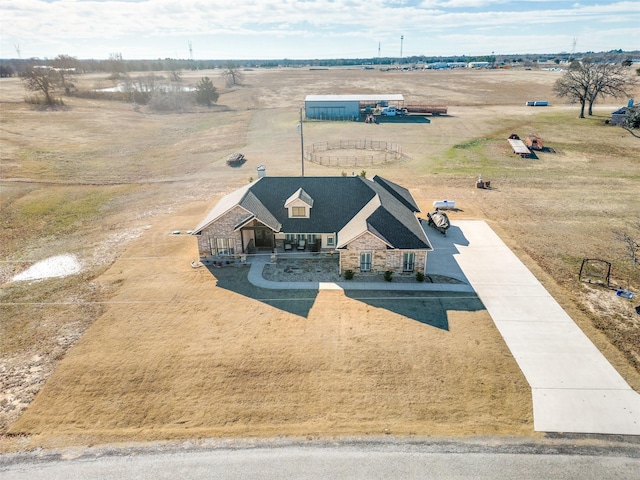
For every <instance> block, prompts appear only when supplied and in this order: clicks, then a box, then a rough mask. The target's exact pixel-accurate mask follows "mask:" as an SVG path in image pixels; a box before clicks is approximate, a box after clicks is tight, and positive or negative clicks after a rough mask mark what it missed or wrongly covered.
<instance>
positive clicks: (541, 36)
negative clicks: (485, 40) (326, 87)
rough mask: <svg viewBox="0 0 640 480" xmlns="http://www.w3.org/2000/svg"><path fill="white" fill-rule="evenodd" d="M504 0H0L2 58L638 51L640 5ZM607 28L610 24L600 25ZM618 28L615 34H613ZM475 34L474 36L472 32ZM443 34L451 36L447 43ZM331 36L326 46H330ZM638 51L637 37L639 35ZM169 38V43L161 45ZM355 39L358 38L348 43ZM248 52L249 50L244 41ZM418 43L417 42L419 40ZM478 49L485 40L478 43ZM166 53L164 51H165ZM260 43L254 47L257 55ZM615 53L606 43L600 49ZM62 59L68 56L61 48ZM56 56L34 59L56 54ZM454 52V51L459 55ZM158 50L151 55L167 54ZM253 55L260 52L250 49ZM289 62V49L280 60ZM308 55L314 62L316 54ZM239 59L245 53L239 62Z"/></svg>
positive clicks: (257, 47) (629, 2)
mask: <svg viewBox="0 0 640 480" xmlns="http://www.w3.org/2000/svg"><path fill="white" fill-rule="evenodd" d="M533 3H534V2H532V1H531V0H530V1H529V2H524V3H523V2H514V1H507V0H422V1H416V0H413V1H411V0H393V1H389V0H386V1H385V0H335V1H330V0H310V1H294V0H278V1H274V0H265V1H257V0H253V1H249V0H236V1H232V2H229V0H206V1H204V0H183V1H180V2H178V1H175V0H139V1H135V0H131V1H125V0H105V1H99V0H53V1H44V0H0V12H1V14H2V18H3V21H2V50H1V53H2V55H3V56H10V55H7V52H8V51H11V50H12V48H13V47H12V45H13V44H15V43H16V42H20V43H21V44H25V46H27V45H32V46H34V47H35V48H34V49H46V47H47V45H48V46H49V48H53V47H60V48H62V47H64V46H70V47H72V48H73V52H72V51H69V53H70V54H73V55H75V56H80V57H84V56H93V55H95V53H87V54H84V53H82V52H83V51H88V49H89V48H90V47H91V46H98V45H100V48H101V50H103V51H104V49H105V48H108V45H109V44H111V45H114V48H113V49H111V50H115V51H119V50H122V48H118V47H119V46H120V45H122V44H123V43H121V42H129V43H127V44H126V46H127V47H129V48H131V49H133V48H135V45H131V43H132V42H134V43H135V42H139V43H140V44H141V45H140V49H142V48H143V47H144V48H145V52H147V51H149V50H148V49H150V48H153V46H152V45H142V44H144V43H145V42H149V41H151V40H149V39H155V41H156V42H157V43H158V46H159V47H160V45H162V44H163V42H164V43H167V42H169V41H170V39H171V38H174V39H175V40H176V41H178V40H180V41H182V42H183V43H185V42H184V39H185V38H203V39H204V38H207V37H209V38H211V39H212V40H213V39H215V41H216V42H218V43H220V42H222V43H223V45H217V48H218V49H219V50H225V48H226V50H227V51H233V52H234V55H236V56H237V55H238V53H235V52H236V47H237V46H238V45H239V43H242V42H238V39H239V38H241V37H242V38H249V39H250V38H254V39H255V38H261V39H264V38H265V37H266V36H269V35H273V36H277V37H278V38H298V37H305V38H315V39H317V40H318V45H317V46H316V47H315V48H316V49H317V51H318V52H319V51H321V49H322V42H323V41H324V40H328V39H330V38H336V37H340V36H342V38H344V39H349V38H350V39H353V38H360V39H362V42H365V41H367V42H373V41H376V40H377V41H385V42H391V41H394V39H396V37H399V35H400V34H404V35H405V36H406V38H407V45H408V46H409V45H410V44H411V41H410V39H411V38H414V39H418V38H421V39H431V40H437V39H436V38H434V36H441V37H442V36H444V35H447V37H451V36H452V35H456V36H460V37H461V38H465V37H466V38H467V39H469V41H473V40H471V39H473V38H477V37H476V36H477V34H478V33H479V32H484V31H486V30H487V29H495V32H494V33H493V34H492V35H491V36H492V38H502V41H503V43H508V44H510V45H513V47H514V48H517V47H518V46H519V45H523V46H524V45H529V44H530V37H534V36H535V35H534V34H533V33H530V31H531V28H532V27H534V26H535V28H537V29H538V32H537V35H538V41H539V43H541V44H545V45H546V44H549V45H550V46H552V41H553V40H552V39H554V38H555V39H557V38H563V35H561V34H559V33H558V32H556V31H555V29H556V26H560V25H562V27H563V31H564V32H565V34H567V35H573V34H575V33H574V32H583V31H585V30H587V29H588V30H590V31H592V32H593V34H594V37H593V38H601V36H598V35H597V32H598V31H601V30H606V31H607V32H609V33H612V32H613V38H609V39H606V41H607V44H610V43H612V42H616V41H617V42H618V43H621V44H622V45H621V47H620V48H628V49H631V48H633V47H634V43H633V42H634V40H633V38H634V37H633V36H632V37H628V38H627V39H626V40H625V39H624V37H622V35H621V34H619V33H616V32H619V31H622V29H625V28H627V29H629V28H631V26H632V25H633V24H634V23H633V22H634V21H635V24H636V25H637V24H638V23H640V2H631V1H626V2H611V1H608V2H607V1H601V2H599V3H598V4H593V3H591V2H589V3H588V4H579V3H578V4H570V3H569V2H557V1H551V0H535V3H536V4H537V6H535V9H532V10H531V11H528V12H523V11H519V10H520V9H521V7H522V5H523V4H525V5H532V4H533ZM605 22H606V23H607V24H610V25H607V26H606V28H603V26H604V24H605ZM613 25H618V29H615V28H612V26H613ZM513 27H517V28H521V29H522V35H521V36H518V35H511V34H509V36H508V37H504V36H503V34H502V31H503V30H504V31H507V32H508V31H509V30H510V29H511V28H513ZM468 35H470V36H468ZM442 38H444V37H442ZM323 39H324V40H323ZM635 39H636V40H635V45H636V48H637V43H638V42H637V36H636V37H635ZM160 40H162V41H160ZM345 41H351V40H345ZM246 43H247V46H246V47H245V49H247V48H250V46H249V45H250V44H249V42H246ZM416 43H417V42H416ZM474 45H476V46H478V47H480V46H481V44H479V43H476V44H474ZM160 48H161V47H160ZM260 48H261V45H255V51H256V52H259V51H260ZM607 48H608V47H605V46H603V49H607ZM57 53H63V52H60V51H57ZM57 53H55V52H49V51H47V52H46V53H38V52H33V55H35V56H47V55H49V56H54V55H55V54H57ZM455 53H457V52H451V54H455ZM166 55H167V53H163V52H161V51H158V53H157V54H156V55H154V57H162V56H166ZM246 56H247V57H252V56H253V57H254V58H255V57H256V56H260V55H259V54H252V53H251V52H248V51H247V53H246ZM283 56H286V52H285V51H283V53H282V54H281V55H277V54H276V55H275V57H276V58H278V57H283ZM309 56H316V55H314V53H312V52H310V54H309ZM238 58H239V57H238Z"/></svg>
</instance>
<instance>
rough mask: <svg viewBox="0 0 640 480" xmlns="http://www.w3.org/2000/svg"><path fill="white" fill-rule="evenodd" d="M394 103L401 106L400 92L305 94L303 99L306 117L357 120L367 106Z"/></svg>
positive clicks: (401, 97) (402, 100)
mask: <svg viewBox="0 0 640 480" xmlns="http://www.w3.org/2000/svg"><path fill="white" fill-rule="evenodd" d="M376 105H385V106H386V105H396V106H397V107H400V108H402V106H403V105H404V97H403V96H402V95H401V94H375V95H307V96H306V98H305V99H304V114H305V117H306V118H313V119H319V120H358V119H359V118H360V114H361V112H362V111H363V109H364V108H366V107H367V106H369V107H375V106H376Z"/></svg>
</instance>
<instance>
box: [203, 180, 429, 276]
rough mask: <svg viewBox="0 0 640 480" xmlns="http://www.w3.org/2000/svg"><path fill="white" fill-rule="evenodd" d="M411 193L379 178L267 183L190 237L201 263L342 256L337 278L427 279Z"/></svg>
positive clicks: (225, 204)
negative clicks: (304, 254) (385, 275)
mask: <svg viewBox="0 0 640 480" xmlns="http://www.w3.org/2000/svg"><path fill="white" fill-rule="evenodd" d="M419 211H420V209H419V208H418V206H417V204H416V202H415V200H414V199H413V197H412V195H411V193H409V191H408V190H407V189H406V188H404V187H401V186H400V185H397V184H395V183H393V182H390V181H389V180H386V179H384V178H382V177H379V176H375V177H373V179H371V180H369V179H367V178H364V177H360V176H341V177H268V176H265V177H262V178H258V180H256V181H254V182H252V183H250V184H248V185H246V186H244V187H242V188H240V189H238V190H236V191H234V192H232V193H229V194H228V195H226V196H225V197H223V198H222V199H221V200H220V201H219V202H218V203H217V204H216V206H215V207H214V208H213V209H212V210H211V211H210V212H209V213H208V215H207V216H206V217H205V218H204V219H203V220H202V221H201V222H200V224H199V225H198V226H197V227H196V228H195V229H194V230H193V235H196V236H197V238H198V250H199V256H200V259H201V261H203V262H207V261H220V260H229V259H231V258H240V257H242V256H244V255H247V254H253V253H259V252H261V251H262V252H269V253H271V252H281V253H283V254H293V253H296V252H301V251H313V252H319V253H322V252H325V253H331V254H338V255H339V269H340V273H343V272H344V271H345V270H352V271H354V272H355V273H365V274H366V273H380V272H385V271H387V270H390V271H393V272H396V273H406V274H408V273H414V272H424V271H425V268H426V263H427V252H429V251H432V250H433V248H432V247H431V244H430V242H429V239H428V238H427V236H426V234H425V232H424V230H423V228H422V225H421V223H420V220H419V219H418V217H417V216H416V214H417V213H418V212H419Z"/></svg>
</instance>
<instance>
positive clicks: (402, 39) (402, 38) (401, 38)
mask: <svg viewBox="0 0 640 480" xmlns="http://www.w3.org/2000/svg"><path fill="white" fill-rule="evenodd" d="M403 42H404V35H400V63H402V43H403Z"/></svg>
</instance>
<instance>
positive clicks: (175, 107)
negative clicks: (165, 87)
mask: <svg viewBox="0 0 640 480" xmlns="http://www.w3.org/2000/svg"><path fill="white" fill-rule="evenodd" d="M191 96H192V95H190V94H189V93H187V92H154V93H153V94H152V95H151V100H150V101H149V108H150V109H151V110H154V111H156V112H186V111H188V110H189V107H190V106H191V104H192V103H191Z"/></svg>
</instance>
